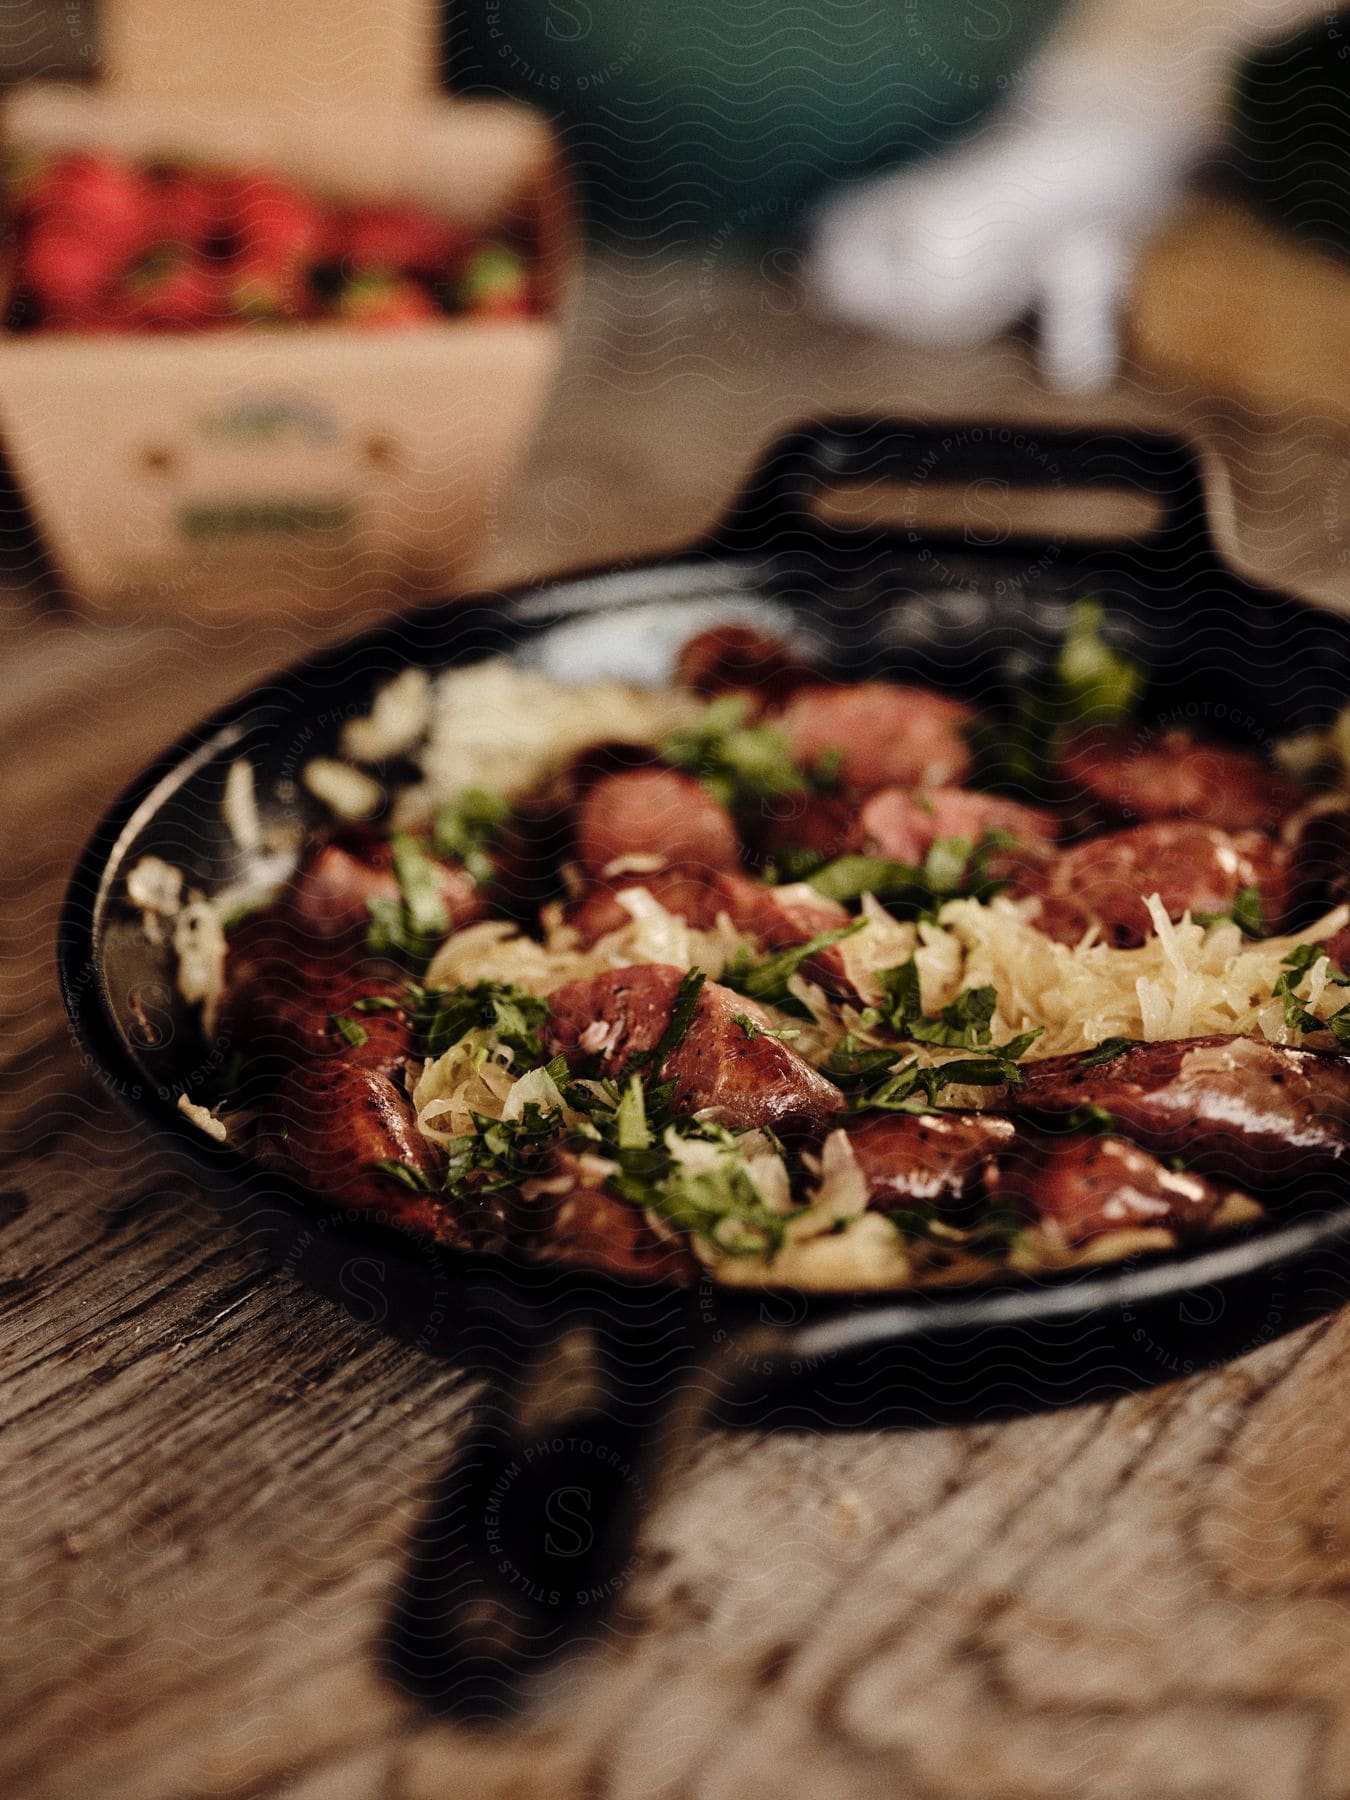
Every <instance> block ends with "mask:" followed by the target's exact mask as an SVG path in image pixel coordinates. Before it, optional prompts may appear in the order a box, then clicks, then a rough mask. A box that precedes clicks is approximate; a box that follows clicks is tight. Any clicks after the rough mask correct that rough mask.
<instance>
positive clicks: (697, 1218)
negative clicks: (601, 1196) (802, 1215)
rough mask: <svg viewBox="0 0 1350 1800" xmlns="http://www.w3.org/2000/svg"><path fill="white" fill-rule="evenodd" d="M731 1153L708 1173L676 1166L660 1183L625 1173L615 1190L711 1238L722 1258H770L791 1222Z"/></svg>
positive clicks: (614, 1182)
mask: <svg viewBox="0 0 1350 1800" xmlns="http://www.w3.org/2000/svg"><path fill="white" fill-rule="evenodd" d="M729 1150H730V1153H729V1154H728V1155H726V1156H723V1157H721V1158H719V1159H718V1161H717V1162H716V1163H714V1164H712V1166H711V1167H708V1168H699V1169H690V1168H688V1167H687V1166H685V1165H683V1164H679V1163H673V1164H672V1165H671V1166H670V1167H669V1169H668V1170H667V1171H666V1172H665V1173H664V1174H663V1175H662V1176H661V1178H660V1179H659V1180H656V1181H652V1180H649V1179H647V1180H644V1179H642V1178H640V1177H637V1176H634V1175H632V1174H629V1173H628V1172H626V1171H625V1172H622V1173H620V1174H619V1175H616V1176H614V1177H613V1178H612V1181H611V1186H613V1187H614V1188H615V1189H616V1191H617V1192H618V1193H620V1194H621V1195H622V1196H623V1197H624V1199H626V1200H630V1201H631V1202H632V1203H633V1204H634V1205H636V1206H642V1207H645V1208H646V1209H647V1210H648V1211H650V1212H654V1213H655V1214H656V1215H657V1217H658V1218H662V1219H666V1220H668V1221H669V1222H670V1223H671V1224H672V1225H678V1226H681V1227H682V1228H683V1229H684V1230H685V1231H688V1232H692V1233H694V1234H695V1235H697V1236H699V1237H704V1238H707V1239H708V1241H709V1242H710V1243H712V1244H715V1245H716V1246H717V1248H718V1249H719V1250H721V1251H722V1252H723V1254H724V1255H727V1256H758V1255H763V1256H765V1257H768V1258H772V1257H773V1256H775V1255H776V1254H777V1252H778V1250H779V1249H780V1248H781V1247H782V1243H783V1232H784V1229H785V1227H786V1225H787V1218H786V1216H785V1215H784V1214H783V1213H778V1212H774V1211H773V1210H772V1209H771V1208H770V1207H768V1206H766V1205H765V1203H764V1196H763V1195H762V1194H761V1193H760V1191H759V1189H758V1188H757V1187H756V1186H755V1184H754V1181H753V1180H752V1179H751V1176H750V1173H749V1171H748V1170H747V1169H746V1167H745V1165H744V1163H743V1162H741V1161H740V1159H739V1157H738V1156H737V1155H736V1154H735V1152H734V1146H732V1145H729Z"/></svg>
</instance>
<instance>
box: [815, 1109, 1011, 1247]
mask: <svg viewBox="0 0 1350 1800" xmlns="http://www.w3.org/2000/svg"><path fill="white" fill-rule="evenodd" d="M844 1129H845V1130H846V1131H847V1132H848V1136H849V1141H850V1143H851V1144H852V1146H853V1154H854V1157H855V1158H856V1159H857V1163H858V1167H859V1168H860V1169H861V1170H862V1173H863V1176H864V1178H865V1180H866V1182H867V1204H868V1205H869V1206H870V1207H873V1208H875V1209H876V1210H878V1211H881V1212H884V1211H886V1210H887V1209H888V1208H890V1207H903V1206H914V1205H927V1206H934V1207H936V1208H937V1209H938V1210H939V1211H940V1212H942V1213H944V1214H948V1215H950V1216H951V1217H952V1219H953V1222H956V1221H957V1220H958V1218H959V1220H960V1221H961V1222H964V1220H965V1217H966V1216H967V1215H968V1213H969V1212H970V1210H971V1208H972V1207H974V1206H975V1205H977V1204H978V1203H980V1202H984V1203H988V1202H990V1201H992V1200H993V1199H994V1198H995V1197H996V1194H997V1190H998V1181H999V1172H998V1165H997V1163H996V1161H995V1159H996V1158H997V1157H998V1156H999V1155H1000V1154H1002V1153H1003V1152H1004V1151H1005V1150H1006V1149H1007V1148H1008V1146H1009V1145H1010V1144H1011V1143H1012V1141H1013V1138H1014V1136H1015V1127H1014V1126H1013V1123H1012V1121H1011V1119H1002V1118H999V1117H997V1116H996V1115H995V1114H993V1113H958V1112H949V1113H872V1114H871V1115H870V1116H865V1117H863V1118H861V1119H859V1120H858V1122H857V1123H856V1124H854V1123H850V1124H848V1125H846V1126H845V1127H844Z"/></svg>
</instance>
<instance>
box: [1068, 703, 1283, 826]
mask: <svg viewBox="0 0 1350 1800" xmlns="http://www.w3.org/2000/svg"><path fill="white" fill-rule="evenodd" d="M1060 773H1061V774H1062V775H1063V776H1064V777H1065V779H1066V780H1068V781H1069V782H1071V783H1072V784H1073V787H1074V788H1075V789H1076V790H1077V791H1079V792H1081V793H1084V794H1086V795H1088V796H1089V797H1090V798H1091V799H1092V800H1093V801H1095V802H1096V804H1097V805H1098V806H1099V807H1100V808H1101V811H1102V812H1103V813H1104V814H1105V816H1106V817H1107V818H1109V819H1128V820H1137V821H1140V822H1144V823H1146V822H1148V821H1149V820H1153V819H1188V820H1191V821H1193V822H1194V823H1195V824H1198V825H1216V826H1218V827H1219V829H1220V830H1222V831H1243V830H1248V829H1251V830H1257V831H1274V830H1276V829H1277V828H1278V826H1279V824H1280V822H1281V820H1283V819H1284V818H1285V817H1286V816H1287V815H1288V814H1289V813H1291V812H1293V811H1294V810H1295V809H1296V808H1297V807H1298V805H1299V804H1300V802H1301V801H1302V800H1303V799H1304V798H1306V796H1305V795H1304V794H1303V791H1302V789H1301V788H1300V787H1299V786H1298V784H1297V783H1296V782H1293V781H1291V780H1289V778H1288V777H1287V776H1284V775H1280V774H1278V773H1277V772H1276V771H1275V770H1273V769H1268V768H1267V767H1266V766H1265V764H1264V763H1263V762H1261V760H1260V758H1259V757H1256V756H1253V755H1251V754H1250V753H1249V752H1247V751H1245V750H1235V749H1233V748H1232V747H1231V746H1229V745H1227V744H1206V743H1198V742H1197V741H1196V740H1195V739H1194V738H1192V737H1191V736H1190V735H1189V734H1188V733H1187V732H1184V731H1169V732H1166V733H1165V734H1164V735H1163V736H1162V737H1161V738H1148V737H1144V736H1142V735H1141V734H1140V733H1139V732H1138V731H1136V730H1134V729H1132V728H1131V727H1130V726H1128V725H1104V726H1095V727H1093V728H1092V729H1091V730H1089V731H1083V732H1080V733H1079V734H1078V736H1077V737H1076V738H1075V739H1074V740H1073V742H1072V744H1070V746H1069V747H1068V748H1067V749H1066V750H1065V752H1064V754H1063V755H1062V757H1061V758H1060Z"/></svg>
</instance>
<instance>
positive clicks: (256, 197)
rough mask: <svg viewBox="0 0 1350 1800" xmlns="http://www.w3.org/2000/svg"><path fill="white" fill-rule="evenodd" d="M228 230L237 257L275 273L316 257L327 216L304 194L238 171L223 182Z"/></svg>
mask: <svg viewBox="0 0 1350 1800" xmlns="http://www.w3.org/2000/svg"><path fill="white" fill-rule="evenodd" d="M225 192H226V205H227V212H228V217H227V220H226V223H227V226H228V229H229V230H230V231H231V232H232V233H233V236H234V238H235V242H236V247H237V250H238V254H239V255H240V256H241V257H242V258H244V259H245V260H246V261H247V262H249V263H250V264H253V265H256V266H258V267H264V266H265V267H269V268H271V269H273V270H275V271H277V272H278V273H280V272H282V271H288V270H291V269H293V268H296V267H298V266H300V265H305V266H307V265H308V264H309V263H310V262H312V261H314V260H315V258H317V257H318V256H319V255H321V254H322V252H323V250H324V248H325V245H326V243H327V241H328V237H329V226H328V217H327V214H326V213H325V211H324V209H323V207H322V206H320V205H319V204H318V203H317V202H316V201H314V200H312V199H310V197H309V196H308V195H307V194H302V193H300V192H299V191H298V190H297V189H295V188H293V187H290V186H288V185H287V184H286V183H285V182H283V181H278V180H277V179H276V178H275V176H272V175H265V174H262V173H261V172H259V171H253V172H248V171H242V172H240V173H237V174H235V175H234V176H233V177H232V178H231V179H230V181H229V182H228V183H227V184H226V187H225Z"/></svg>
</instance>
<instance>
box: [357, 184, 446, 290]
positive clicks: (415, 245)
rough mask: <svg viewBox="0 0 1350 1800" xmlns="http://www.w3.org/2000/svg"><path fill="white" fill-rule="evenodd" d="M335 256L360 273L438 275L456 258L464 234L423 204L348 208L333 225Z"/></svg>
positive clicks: (390, 204)
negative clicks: (377, 270)
mask: <svg viewBox="0 0 1350 1800" xmlns="http://www.w3.org/2000/svg"><path fill="white" fill-rule="evenodd" d="M334 239H335V242H334V246H333V252H334V257H335V260H337V261H340V262H341V263H342V266H343V268H344V269H345V270H347V271H349V272H350V273H353V274H357V275H362V274H366V273H367V272H369V271H371V270H375V269H382V270H385V271H387V272H388V273H390V274H395V273H401V274H410V273H412V272H414V271H415V272H416V273H418V274H421V275H439V274H441V273H442V272H443V271H444V270H445V269H446V268H447V267H448V266H449V264H450V263H452V262H453V261H454V260H455V258H456V256H457V255H458V254H459V252H460V249H461V247H462V244H463V233H462V232H461V231H460V230H459V228H458V227H457V226H455V225H452V224H451V223H450V221H449V220H447V219H442V218H440V217H438V216H437V214H435V213H433V212H431V211H429V210H428V209H427V208H426V207H423V206H411V205H407V204H404V203H402V202H397V201H395V202H391V203H389V204H387V205H383V206H379V205H367V206H349V207H347V208H346V210H345V211H344V212H342V213H340V214H339V215H338V217H337V220H336V222H335V231H334Z"/></svg>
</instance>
